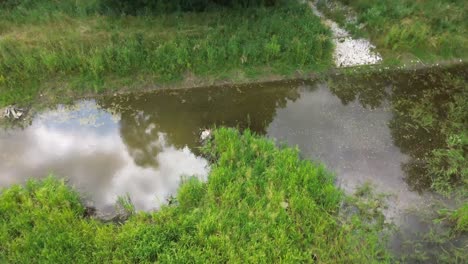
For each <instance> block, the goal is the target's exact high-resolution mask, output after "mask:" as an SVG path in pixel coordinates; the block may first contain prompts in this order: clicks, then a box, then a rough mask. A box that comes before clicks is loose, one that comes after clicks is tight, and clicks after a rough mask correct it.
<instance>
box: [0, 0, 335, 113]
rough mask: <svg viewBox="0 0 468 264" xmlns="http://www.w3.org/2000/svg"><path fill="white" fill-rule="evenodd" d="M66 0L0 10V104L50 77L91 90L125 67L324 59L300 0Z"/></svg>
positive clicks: (192, 69) (174, 74)
mask: <svg viewBox="0 0 468 264" xmlns="http://www.w3.org/2000/svg"><path fill="white" fill-rule="evenodd" d="M62 2H64V3H63V5H64V6H62ZM72 2H73V3H75V5H71V4H70V1H39V3H41V4H39V3H34V2H31V5H32V6H31V7H30V8H23V7H22V5H21V6H18V7H15V8H13V10H6V9H2V10H1V11H0V33H1V34H2V37H1V38H0V91H1V97H0V105H5V104H11V103H15V102H16V103H26V102H30V101H31V100H33V99H34V98H35V97H36V96H37V94H38V93H39V91H41V90H42V89H44V86H46V84H50V83H56V85H55V87H56V90H52V89H50V88H49V89H47V87H46V89H45V91H46V92H52V93H55V94H57V93H59V92H63V88H61V87H60V85H62V86H67V87H71V89H73V90H74V91H75V92H100V91H102V90H105V89H109V88H110V87H109V85H108V84H109V80H114V82H113V83H115V80H119V79H124V78H129V77H130V78H131V77H134V78H137V77H142V76H143V77H144V78H147V79H149V80H150V81H151V82H152V83H162V82H167V81H174V80H181V79H182V78H183V77H184V76H186V75H187V74H195V75H196V76H201V77H204V76H214V77H218V76H226V75H229V74H230V73H233V72H236V71H241V72H247V73H248V72H255V71H257V72H259V71H260V72H262V70H263V72H270V73H276V74H278V73H281V74H286V73H291V72H293V71H295V70H303V71H306V70H313V69H315V70H317V69H321V68H324V67H327V66H328V65H330V61H331V51H332V45H331V43H330V41H329V31H328V30H327V29H326V28H324V27H323V26H322V25H321V24H320V21H319V19H318V18H317V17H315V16H314V15H313V14H312V13H311V11H310V10H309V9H308V8H307V7H306V6H305V5H299V4H296V3H288V4H284V5H281V6H278V7H271V8H247V9H219V10H216V11H211V12H202V13H190V12H189V13H172V14H168V15H157V16H152V15H149V16H117V17H116V16H102V15H99V14H98V13H92V12H91V11H89V10H93V9H92V7H89V6H87V5H84V3H85V2H86V1H77V2H74V1H72ZM65 3H68V4H69V5H65ZM49 5H51V6H49ZM90 12H91V13H90ZM57 83H58V84H57ZM65 84H66V85H65ZM57 87H59V88H58V89H57ZM114 88H115V87H114Z"/></svg>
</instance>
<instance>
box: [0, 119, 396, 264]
mask: <svg viewBox="0 0 468 264" xmlns="http://www.w3.org/2000/svg"><path fill="white" fill-rule="evenodd" d="M203 151H204V153H205V154H206V155H207V156H209V157H210V158H211V159H212V160H213V161H214V163H213V165H212V168H211V172H210V175H209V178H208V182H206V183H202V182H200V181H198V180H196V179H194V178H192V179H188V180H187V181H186V182H185V183H184V184H183V185H182V187H181V188H180V190H179V193H178V195H177V198H176V201H177V202H176V203H177V205H171V206H166V207H163V208H162V209H161V210H160V211H158V212H155V213H140V214H136V215H133V216H132V217H131V218H130V219H129V220H128V221H127V222H126V223H125V224H123V225H121V226H116V225H114V224H110V225H104V224H101V223H97V222H95V221H94V220H90V219H89V218H84V217H83V208H82V206H81V205H80V204H79V202H78V197H77V195H76V193H75V192H74V191H72V190H70V189H68V188H66V187H65V186H64V185H63V183H62V182H59V181H57V180H53V179H47V180H45V181H43V182H40V183H37V182H29V183H28V185H27V187H25V188H23V187H19V186H14V187H11V188H10V189H7V190H4V191H3V193H1V194H0V206H1V207H0V213H1V214H0V226H1V234H0V249H1V250H0V254H1V256H0V257H1V258H2V260H5V261H6V262H14V263H18V262H19V263H29V262H28V260H31V259H34V260H36V261H38V262H46V261H50V262H54V263H60V262H62V263H66V261H68V260H70V259H74V260H75V261H76V262H81V263H93V262H101V263H108V262H118V263H152V262H161V263H225V262H231V263H232V262H234V263H259V262H261V263H277V262H283V263H303V262H314V261H313V259H316V260H317V261H318V262H319V263H373V262H374V263H375V262H387V261H388V255H387V253H386V251H385V249H384V247H383V243H382V239H381V233H380V231H381V230H380V229H379V228H376V226H374V225H373V224H370V223H368V221H367V220H366V221H362V220H361V219H363V218H361V217H360V215H359V214H355V213H354V215H350V214H347V215H346V217H342V216H341V214H339V210H340V209H341V204H342V203H343V199H344V198H345V197H344V195H343V194H342V193H341V191H339V190H338V189H337V188H336V187H335V186H334V184H333V176H332V175H331V174H330V173H329V172H327V170H326V169H325V168H324V167H323V166H322V165H318V164H314V163H311V162H310V161H305V160H301V159H300V158H299V153H298V150H296V149H291V148H281V149H279V148H277V147H276V146H275V144H274V143H273V142H272V141H271V140H268V139H265V138H262V137H258V136H255V135H253V134H251V133H250V132H249V131H246V132H245V133H244V134H243V135H241V134H239V132H237V131H236V130H234V129H225V128H221V129H218V130H216V131H215V132H214V140H213V141H212V142H210V143H209V144H208V145H207V146H206V147H205V149H204V150H203ZM32 256H34V258H32Z"/></svg>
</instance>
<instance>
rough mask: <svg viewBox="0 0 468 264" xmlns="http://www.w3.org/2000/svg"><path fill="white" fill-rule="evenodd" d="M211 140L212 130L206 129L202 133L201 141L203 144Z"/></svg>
mask: <svg viewBox="0 0 468 264" xmlns="http://www.w3.org/2000/svg"><path fill="white" fill-rule="evenodd" d="M210 138H211V129H205V130H203V131H202V132H201V133H200V140H201V141H202V142H204V141H206V140H208V139H210Z"/></svg>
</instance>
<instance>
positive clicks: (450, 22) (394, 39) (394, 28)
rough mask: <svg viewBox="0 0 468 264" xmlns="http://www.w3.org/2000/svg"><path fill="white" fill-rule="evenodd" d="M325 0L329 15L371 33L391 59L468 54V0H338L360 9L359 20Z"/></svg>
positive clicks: (426, 58)
mask: <svg viewBox="0 0 468 264" xmlns="http://www.w3.org/2000/svg"><path fill="white" fill-rule="evenodd" d="M324 1H325V0H321V2H322V4H321V5H320V7H321V8H323V10H325V11H326V13H327V14H328V15H330V16H332V17H333V18H334V19H337V21H338V22H339V23H340V24H342V25H344V26H346V27H347V28H349V29H351V30H352V31H355V33H368V34H369V35H370V37H371V39H372V40H373V41H374V42H375V44H376V45H377V47H378V48H379V49H380V50H381V51H382V52H383V53H384V55H386V57H387V58H392V59H396V58H398V59H402V58H403V59H405V57H406V59H408V60H415V59H416V60H417V59H422V60H428V61H433V60H440V59H451V58H465V59H466V58H467V57H468V37H467V36H468V5H467V4H466V0H427V1H414V0H356V1H350V0H337V1H339V2H342V3H344V4H346V5H348V6H350V7H352V8H353V10H354V11H356V14H357V21H356V22H353V21H349V20H346V19H345V17H346V15H345V14H343V12H344V11H345V9H340V8H335V9H329V8H327V7H326V5H325V4H323V2H324ZM360 23H362V24H364V25H365V27H364V30H360V29H359V27H358V25H357V24H360ZM363 31H364V32H363Z"/></svg>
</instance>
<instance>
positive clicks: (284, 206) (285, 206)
mask: <svg viewBox="0 0 468 264" xmlns="http://www.w3.org/2000/svg"><path fill="white" fill-rule="evenodd" d="M281 207H283V208H284V209H287V208H288V207H289V203H287V202H281Z"/></svg>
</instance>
